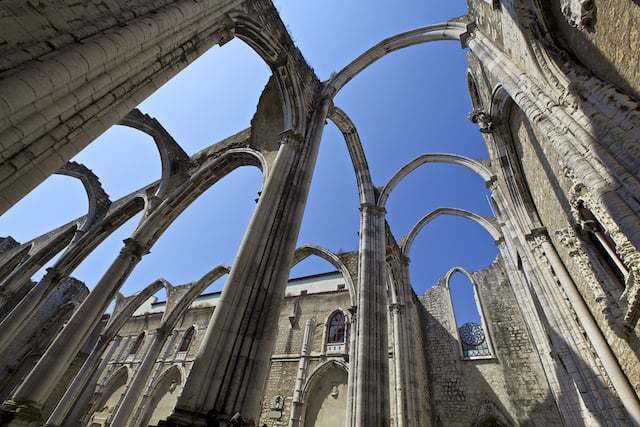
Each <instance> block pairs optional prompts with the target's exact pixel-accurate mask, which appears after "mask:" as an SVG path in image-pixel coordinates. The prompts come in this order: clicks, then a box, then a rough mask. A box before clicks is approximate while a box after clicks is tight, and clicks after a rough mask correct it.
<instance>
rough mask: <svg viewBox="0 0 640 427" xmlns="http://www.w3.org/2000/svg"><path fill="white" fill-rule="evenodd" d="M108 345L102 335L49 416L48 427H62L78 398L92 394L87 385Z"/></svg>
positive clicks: (107, 341) (115, 341)
mask: <svg viewBox="0 0 640 427" xmlns="http://www.w3.org/2000/svg"><path fill="white" fill-rule="evenodd" d="M117 342H118V340H114V341H113V344H112V345H113V346H115V345H116V344H117ZM108 345H109V339H107V338H106V337H105V336H104V335H100V337H98V341H97V342H96V344H95V345H94V346H93V349H92V350H91V353H89V356H88V357H87V359H86V360H85V361H84V363H83V364H82V367H81V368H80V370H79V371H78V373H77V374H76V376H75V377H74V379H73V381H72V382H71V384H69V387H67V391H66V392H65V393H64V395H63V396H62V398H61V399H60V402H58V405H57V406H56V408H55V409H54V410H53V412H52V413H51V415H50V416H49V419H48V420H47V423H46V424H45V426H46V427H54V426H55V427H57V426H61V425H62V423H63V422H64V420H65V418H66V416H67V414H68V413H69V411H70V410H71V408H72V407H73V405H74V404H75V403H76V401H77V399H78V397H80V395H82V394H83V393H86V392H91V391H89V390H86V387H87V384H88V383H89V382H90V380H91V378H92V377H93V375H94V374H95V373H96V371H98V366H99V365H100V360H101V358H102V355H103V354H104V353H105V350H106V349H107V346H108Z"/></svg>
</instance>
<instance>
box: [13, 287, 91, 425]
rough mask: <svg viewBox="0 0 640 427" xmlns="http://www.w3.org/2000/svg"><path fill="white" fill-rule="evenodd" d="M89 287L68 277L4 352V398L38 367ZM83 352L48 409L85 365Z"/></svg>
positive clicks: (47, 410)
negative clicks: (18, 337)
mask: <svg viewBox="0 0 640 427" xmlns="http://www.w3.org/2000/svg"><path fill="white" fill-rule="evenodd" d="M88 293H89V290H88V289H87V287H86V286H85V285H84V283H82V282H80V281H78V280H76V279H73V278H68V279H66V280H64V281H63V282H62V283H61V286H60V287H59V288H58V289H57V291H56V292H54V293H53V294H52V295H51V296H50V297H49V299H48V300H47V301H46V302H45V304H44V305H43V306H42V307H41V308H40V309H39V310H38V312H37V313H35V315H34V316H33V318H32V320H31V322H30V324H29V325H28V326H27V327H26V328H25V329H23V332H22V334H21V337H20V339H17V340H15V341H14V342H13V343H12V344H11V346H10V347H9V349H8V351H7V352H5V353H4V354H3V356H4V357H3V359H2V360H1V361H0V363H2V373H1V374H0V380H1V384H2V385H1V387H0V398H2V399H6V398H8V397H9V396H11V392H12V391H13V390H14V389H15V387H16V386H17V385H18V384H20V382H21V381H22V380H24V378H25V376H26V375H27V374H28V373H29V371H30V370H31V369H32V368H33V367H34V366H35V364H36V362H37V361H38V359H39V358H40V357H41V356H42V355H43V354H44V352H45V351H46V349H47V347H48V346H49V344H50V343H51V341H52V340H53V338H54V337H55V336H56V334H57V333H58V331H59V330H60V329H61V328H62V326H63V325H64V323H65V322H66V321H67V320H68V319H69V317H71V314H72V313H73V309H74V308H75V307H76V306H77V305H78V304H80V303H81V302H82V300H84V298H86V296H87V294H88ZM93 342H95V339H91V338H90V339H89V340H87V346H89V347H90V346H91V345H92V343H93ZM82 358H83V356H82V355H79V356H78V358H77V359H76V360H75V361H74V363H73V365H72V366H71V367H70V368H69V369H68V371H67V373H65V375H64V377H63V379H62V380H61V382H60V384H59V387H58V390H57V391H56V392H55V393H54V394H53V395H52V397H51V400H50V401H49V402H48V403H47V405H46V408H45V412H46V413H48V412H50V411H51V410H52V409H53V408H52V405H55V403H56V402H57V400H58V399H59V398H60V395H61V392H62V391H64V388H65V385H66V384H67V383H68V382H69V381H71V379H72V378H73V376H74V375H75V372H77V370H78V369H79V368H80V365H81V364H82Z"/></svg>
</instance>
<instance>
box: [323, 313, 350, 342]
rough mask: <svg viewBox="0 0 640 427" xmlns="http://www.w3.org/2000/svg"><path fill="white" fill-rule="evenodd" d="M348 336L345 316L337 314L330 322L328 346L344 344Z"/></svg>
mask: <svg viewBox="0 0 640 427" xmlns="http://www.w3.org/2000/svg"><path fill="white" fill-rule="evenodd" d="M345 336H346V324H345V319H344V314H342V313H341V312H339V311H338V312H337V313H335V314H334V315H333V316H332V317H331V320H329V330H328V331H327V343H328V344H342V343H344V340H345Z"/></svg>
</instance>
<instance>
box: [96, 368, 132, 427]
mask: <svg viewBox="0 0 640 427" xmlns="http://www.w3.org/2000/svg"><path fill="white" fill-rule="evenodd" d="M128 381H129V369H128V368H127V367H126V366H121V367H120V368H118V369H117V370H116V371H115V372H114V373H113V374H111V376H110V377H109V378H108V379H107V380H106V381H104V383H103V386H102V387H101V392H100V395H99V396H98V398H97V400H96V401H95V402H94V404H93V405H92V406H91V409H90V410H89V412H88V414H89V415H88V417H87V418H88V423H87V424H88V425H89V424H90V425H92V426H93V425H94V424H96V425H99V426H102V425H107V424H106V423H107V422H108V421H109V419H110V418H111V416H112V415H113V413H114V411H115V409H116V408H117V407H118V405H119V404H120V401H121V399H122V396H123V395H124V391H125V388H126V386H127V383H128Z"/></svg>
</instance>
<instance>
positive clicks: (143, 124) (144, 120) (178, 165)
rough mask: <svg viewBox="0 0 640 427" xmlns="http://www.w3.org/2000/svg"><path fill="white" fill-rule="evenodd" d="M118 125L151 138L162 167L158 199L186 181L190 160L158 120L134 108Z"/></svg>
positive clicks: (157, 193)
mask: <svg viewBox="0 0 640 427" xmlns="http://www.w3.org/2000/svg"><path fill="white" fill-rule="evenodd" d="M118 124H119V125H122V126H127V127H130V128H133V129H137V130H139V131H141V132H144V133H146V134H147V135H149V136H150V137H151V138H153V142H154V143H155V144H156V148H157V149H158V153H159V154H160V163H161V165H162V174H161V178H160V185H159V186H158V189H157V192H156V195H157V196H158V197H164V196H165V195H166V193H167V192H168V191H170V190H171V189H173V188H175V187H177V186H178V185H180V184H181V183H183V182H184V181H185V180H186V179H187V177H188V171H189V167H190V166H191V159H190V158H189V156H188V155H187V153H185V151H184V150H183V149H182V147H181V146H180V144H178V143H177V142H176V140H175V139H173V137H172V136H171V134H169V132H167V130H166V129H165V128H164V127H163V126H162V125H161V124H160V122H159V121H158V120H156V119H155V118H153V117H151V116H149V115H148V114H144V113H142V112H141V111H140V110H139V109H137V108H134V109H133V110H131V111H130V112H129V113H127V115H126V116H124V118H123V119H122V120H120V122H119V123H118Z"/></svg>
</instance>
